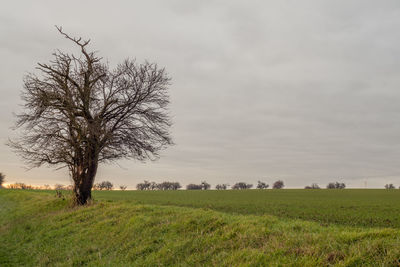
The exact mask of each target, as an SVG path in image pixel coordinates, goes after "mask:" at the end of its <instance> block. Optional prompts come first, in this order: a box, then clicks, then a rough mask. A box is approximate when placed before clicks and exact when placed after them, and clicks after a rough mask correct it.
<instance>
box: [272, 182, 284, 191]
mask: <svg viewBox="0 0 400 267" xmlns="http://www.w3.org/2000/svg"><path fill="white" fill-rule="evenodd" d="M284 187H285V184H284V183H283V181H282V180H278V181H276V182H275V183H274V184H273V185H272V188H273V189H282V188H284Z"/></svg>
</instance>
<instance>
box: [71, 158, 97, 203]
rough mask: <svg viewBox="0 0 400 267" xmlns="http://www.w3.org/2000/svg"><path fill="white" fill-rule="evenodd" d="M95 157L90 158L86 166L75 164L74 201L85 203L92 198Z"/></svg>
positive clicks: (95, 166)
mask: <svg viewBox="0 0 400 267" xmlns="http://www.w3.org/2000/svg"><path fill="white" fill-rule="evenodd" d="M97 166H98V160H97V157H96V158H93V159H90V160H89V163H88V164H87V166H82V165H80V166H76V168H75V171H74V173H73V176H74V177H73V180H74V203H75V204H76V205H80V206H81V205H85V204H87V202H88V200H90V199H91V198H92V187H93V183H94V178H95V176H96V173H97Z"/></svg>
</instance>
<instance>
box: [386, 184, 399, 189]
mask: <svg viewBox="0 0 400 267" xmlns="http://www.w3.org/2000/svg"><path fill="white" fill-rule="evenodd" d="M395 188H396V187H395V186H394V185H393V184H385V189H395Z"/></svg>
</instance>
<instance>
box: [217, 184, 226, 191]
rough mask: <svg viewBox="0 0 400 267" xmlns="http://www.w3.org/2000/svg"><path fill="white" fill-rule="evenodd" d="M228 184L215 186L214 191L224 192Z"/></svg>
mask: <svg viewBox="0 0 400 267" xmlns="http://www.w3.org/2000/svg"><path fill="white" fill-rule="evenodd" d="M228 186H229V184H217V185H216V186H215V189H217V190H226V189H227V188H228Z"/></svg>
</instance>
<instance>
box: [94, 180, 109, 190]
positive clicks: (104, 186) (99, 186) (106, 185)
mask: <svg viewBox="0 0 400 267" xmlns="http://www.w3.org/2000/svg"><path fill="white" fill-rule="evenodd" d="M93 188H94V189H95V190H112V189H113V188H114V185H113V184H112V183H111V182H110V181H103V182H101V183H97V184H95V185H94V186H93Z"/></svg>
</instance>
